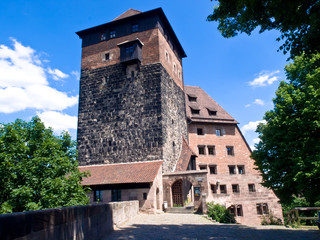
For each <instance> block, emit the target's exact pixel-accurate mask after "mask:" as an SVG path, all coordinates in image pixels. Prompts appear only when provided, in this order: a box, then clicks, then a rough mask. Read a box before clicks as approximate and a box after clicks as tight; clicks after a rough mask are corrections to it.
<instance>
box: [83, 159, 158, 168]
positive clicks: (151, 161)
mask: <svg viewBox="0 0 320 240" xmlns="http://www.w3.org/2000/svg"><path fill="white" fill-rule="evenodd" d="M154 162H163V160H149V161H139V162H124V163H102V164H90V165H84V166H78V167H99V166H106V165H108V166H110V165H125V164H139V163H141V164H142V163H154Z"/></svg>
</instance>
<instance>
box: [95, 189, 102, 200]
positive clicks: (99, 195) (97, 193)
mask: <svg viewBox="0 0 320 240" xmlns="http://www.w3.org/2000/svg"><path fill="white" fill-rule="evenodd" d="M93 194H94V196H93V201H95V202H102V201H103V191H102V190H95V191H94V192H93Z"/></svg>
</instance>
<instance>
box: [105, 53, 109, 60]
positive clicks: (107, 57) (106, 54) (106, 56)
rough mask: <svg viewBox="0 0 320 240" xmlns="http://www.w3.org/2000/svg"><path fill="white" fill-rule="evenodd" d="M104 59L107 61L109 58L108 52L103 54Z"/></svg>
mask: <svg viewBox="0 0 320 240" xmlns="http://www.w3.org/2000/svg"><path fill="white" fill-rule="evenodd" d="M104 60H105V61H109V60H110V54H109V53H105V54H104Z"/></svg>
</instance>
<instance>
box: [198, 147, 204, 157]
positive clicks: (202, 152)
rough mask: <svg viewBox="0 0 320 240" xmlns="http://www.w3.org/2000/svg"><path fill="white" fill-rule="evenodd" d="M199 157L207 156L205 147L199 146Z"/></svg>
mask: <svg viewBox="0 0 320 240" xmlns="http://www.w3.org/2000/svg"><path fill="white" fill-rule="evenodd" d="M198 150H199V155H205V149H204V146H198Z"/></svg>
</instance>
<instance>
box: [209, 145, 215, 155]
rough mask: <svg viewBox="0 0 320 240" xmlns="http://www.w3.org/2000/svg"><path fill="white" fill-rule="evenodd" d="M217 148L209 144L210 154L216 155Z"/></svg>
mask: <svg viewBox="0 0 320 240" xmlns="http://www.w3.org/2000/svg"><path fill="white" fill-rule="evenodd" d="M215 150H216V149H215V146H208V154H209V155H215V154H216V153H215V152H216V151H215Z"/></svg>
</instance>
